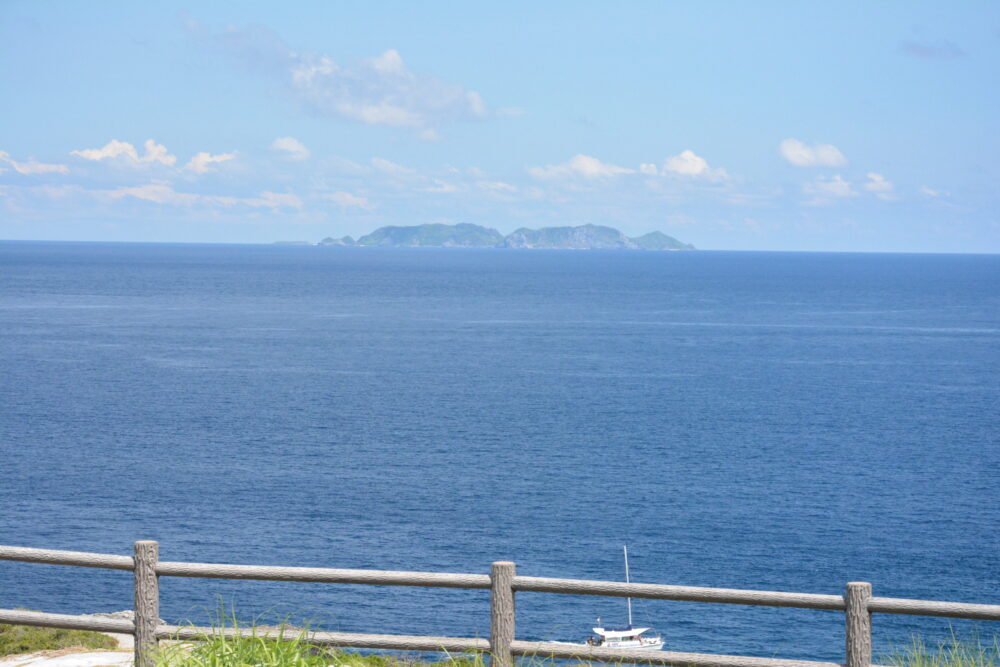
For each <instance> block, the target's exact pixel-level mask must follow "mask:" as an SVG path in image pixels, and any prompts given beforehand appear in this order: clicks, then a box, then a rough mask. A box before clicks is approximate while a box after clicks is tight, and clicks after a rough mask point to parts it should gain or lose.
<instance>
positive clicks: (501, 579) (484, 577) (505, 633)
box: [0, 541, 1000, 667]
mask: <svg viewBox="0 0 1000 667" xmlns="http://www.w3.org/2000/svg"><path fill="white" fill-rule="evenodd" d="M0 560H12V561H23V562H28V563H48V564H52V565H73V566H77V567H96V568H104V569H110V570H129V571H131V572H132V573H133V578H134V584H135V616H134V619H133V620H132V621H128V620H124V619H113V618H100V617H93V616H73V615H65V614H47V613H42V612H32V611H19V610H13V609H0V623H18V624H22V625H38V626H45V627H54V628H72V629H79V630H96V631H99V632H115V633H122V634H130V635H133V636H134V637H135V665H136V667H152V665H153V664H154V652H155V650H156V647H157V640H159V639H164V638H179V639H197V638H199V637H203V636H205V635H210V634H212V633H213V629H212V628H199V627H177V626H173V625H161V624H160V622H159V618H160V596H159V577H206V578H215V579H263V580H270V581H308V582H323V583H338V584H372V585H379V586H420V587H436V588H479V589H489V590H490V636H489V639H473V638H465V637H431V636H419V635H417V636H412V635H380V634H361V633H347V632H315V633H313V634H312V635H311V636H310V638H311V640H312V641H313V642H315V643H316V644H322V645H328V646H342V647H351V648H373V649H400V650H409V651H448V652H465V651H480V652H486V653H488V654H489V655H490V657H491V661H492V664H493V665H494V667H512V666H513V664H514V659H515V656H539V657H553V658H567V659H582V660H590V661H594V662H629V663H643V664H650V665H677V666H678V667H681V666H689V667H839V665H838V663H833V662H819V661H809V660H781V659H776V658H751V657H743V656H731V655H713V654H705V653H680V652H675V651H645V650H631V649H610V648H602V647H598V646H587V645H573V644H560V643H557V642H527V641H519V640H517V639H515V636H514V627H515V613H514V597H515V593H517V592H519V591H521V592H534V593H560V594H571V595H604V596H614V597H633V598H649V599H653V600H684V601H689V602H715V603H723V604H744V605H756V606H768V607H797V608H801V609H826V610H831V611H841V612H843V613H844V619H845V629H846V654H845V661H844V663H843V666H844V667H869V665H870V664H871V661H872V621H871V616H872V613H873V612H878V613H884V614H911V615H918V616H945V617H952V618H969V619H982V620H991V621H1000V605H988V604H966V603H959V602H934V601H929V600H906V599H901V598H884V597H873V596H872V594H871V593H872V587H871V584H868V583H863V582H851V583H848V584H847V587H846V590H845V592H844V595H842V596H841V595H815V594H811V593H780V592H776V591H751V590H737V589H729V588H697V587H691V586H664V585H659V584H635V583H631V584H626V583H621V582H612V581H586V580H577V579H552V578H547V577H521V576H518V575H517V573H516V571H515V566H514V563H511V562H507V561H500V562H496V563H493V566H492V569H491V572H490V574H451V573H443V572H394V571H387V570H343V569H330V568H312V567H274V566H260V565H222V564H212V563H181V562H169V561H161V560H159V545H158V544H157V543H156V542H153V541H139V542H136V543H135V545H134V552H133V556H131V557H130V556H114V555H110V554H95V553H84V552H78V551H53V550H49V549H31V548H26V547H8V546H0ZM214 631H218V630H214ZM226 632H227V633H230V634H234V633H242V634H248V633H249V632H251V630H250V629H239V630H234V629H232V628H230V629H227V630H226ZM271 634H272V636H273V635H274V634H275V633H271Z"/></svg>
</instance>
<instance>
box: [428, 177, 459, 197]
mask: <svg viewBox="0 0 1000 667" xmlns="http://www.w3.org/2000/svg"><path fill="white" fill-rule="evenodd" d="M460 189H461V188H459V187H458V186H457V185H455V184H454V183H446V182H445V181H442V180H439V179H436V178H435V179H434V185H431V186H429V187H426V188H423V191H424V192H431V193H434V194H439V195H441V194H451V193H453V192H458V191H459V190H460Z"/></svg>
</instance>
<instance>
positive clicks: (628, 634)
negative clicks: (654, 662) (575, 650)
mask: <svg viewBox="0 0 1000 667" xmlns="http://www.w3.org/2000/svg"><path fill="white" fill-rule="evenodd" d="M600 620H601V619H597V621H598V623H600ZM649 630H650V628H633V627H632V624H631V623H630V624H629V626H628V627H627V628H602V627H599V626H598V627H595V628H594V634H595V635H596V637H589V638H588V639H587V644H588V645H589V646H601V647H603V648H635V649H644V650H647V651H659V650H660V649H661V648H663V639H661V638H660V636H659V635H655V636H651V637H644V636H643V635H642V633H644V632H649Z"/></svg>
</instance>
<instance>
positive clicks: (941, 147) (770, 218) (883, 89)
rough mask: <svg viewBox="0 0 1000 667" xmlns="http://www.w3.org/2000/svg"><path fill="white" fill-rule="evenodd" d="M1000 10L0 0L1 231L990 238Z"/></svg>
mask: <svg viewBox="0 0 1000 667" xmlns="http://www.w3.org/2000/svg"><path fill="white" fill-rule="evenodd" d="M998 82H1000V3H996V2H964V3H920V2H880V3H868V2H858V3H819V2H815V3H814V2H786V3H768V2H753V3H750V2H745V3H736V2H687V3H680V2H630V3H612V2H601V3H599V2H548V3H536V2H504V3H458V2H419V3H417V2H378V3H371V2H315V3H311V2H285V3H274V2H238V3H237V2H213V3H191V4H182V3H175V2H142V3H135V2H94V3H80V2H48V1H45V0H34V1H32V2H18V1H12V0H6V1H5V2H2V3H0V91H3V93H2V97H0V238H2V239H51V240H57V239H58V240H95V241H205V242H237V243H240V242H248V243H257V242H271V241H275V240H309V241H316V240H319V239H320V238H322V237H325V236H331V235H332V236H341V235H344V234H350V235H352V236H355V237H356V236H358V235H361V234H364V233H367V232H369V231H371V230H373V229H375V228H376V227H379V226H382V225H389V224H396V225H405V224H419V223H425V222H475V223H479V224H483V225H487V226H491V227H495V228H497V229H499V230H500V231H501V232H504V233H507V232H510V231H513V230H514V229H516V228H518V227H541V226H553V225H575V224H583V223H594V224H607V225H611V226H614V227H617V228H619V229H621V230H622V231H624V232H625V233H627V234H629V235H635V234H641V233H645V232H648V231H652V230H655V229H659V230H662V231H664V232H666V233H668V234H671V235H673V236H676V237H678V238H680V239H682V240H684V241H687V242H691V243H694V244H695V245H696V246H698V247H700V248H707V249H746V250H758V249H770V250H856V251H916V252H1000V187H998V186H1000V168H998V166H997V159H998V155H1000V127H998V126H1000V122H998V121H1000V92H998V89H1000V85H998Z"/></svg>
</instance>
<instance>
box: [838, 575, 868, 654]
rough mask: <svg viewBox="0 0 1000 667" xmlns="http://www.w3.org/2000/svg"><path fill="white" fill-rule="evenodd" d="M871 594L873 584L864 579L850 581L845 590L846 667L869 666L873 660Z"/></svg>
mask: <svg viewBox="0 0 1000 667" xmlns="http://www.w3.org/2000/svg"><path fill="white" fill-rule="evenodd" d="M871 596H872V585H871V584H869V583H867V582H862V581H852V582H850V583H848V584H847V589H846V590H845V591H844V604H845V606H846V610H845V613H844V622H845V633H844V642H845V645H846V646H845V648H846V651H845V655H846V661H845V663H844V665H845V667H868V665H870V664H871V662H872V614H871V612H870V611H868V600H869V599H870V598H871Z"/></svg>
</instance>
